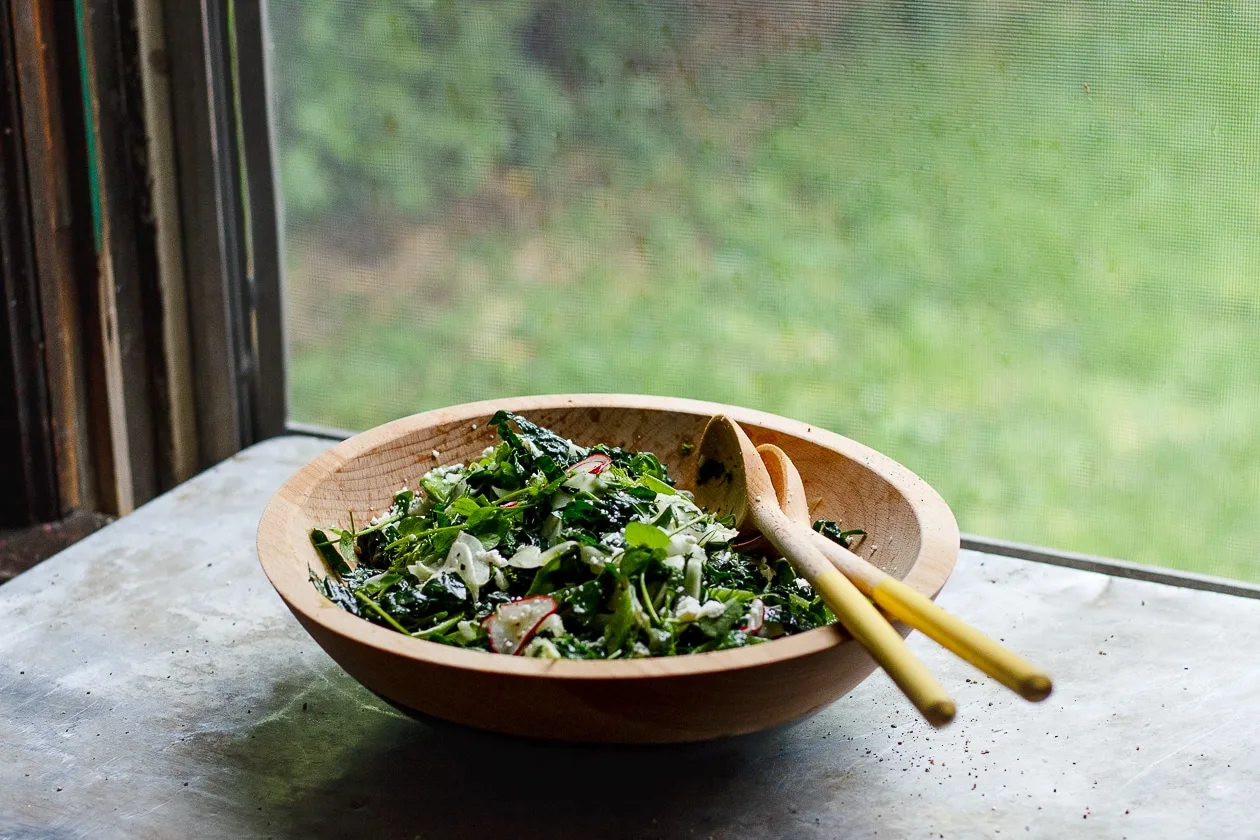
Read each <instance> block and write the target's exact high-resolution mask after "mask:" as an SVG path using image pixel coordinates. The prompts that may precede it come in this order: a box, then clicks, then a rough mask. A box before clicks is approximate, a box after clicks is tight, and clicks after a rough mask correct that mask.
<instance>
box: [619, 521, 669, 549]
mask: <svg viewBox="0 0 1260 840" xmlns="http://www.w3.org/2000/svg"><path fill="white" fill-rule="evenodd" d="M626 545H628V546H633V547H635V548H646V549H666V548H669V535H668V534H666V533H665V532H664V531H662V530H661V529H660V528H657V527H656V526H655V525H647V524H644V523H642V522H627V523H626Z"/></svg>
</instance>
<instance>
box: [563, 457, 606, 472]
mask: <svg viewBox="0 0 1260 840" xmlns="http://www.w3.org/2000/svg"><path fill="white" fill-rule="evenodd" d="M611 466H612V458H609V457H608V456H607V455H605V454H604V453H602V452H592V453H591V454H590V455H587V456H586V457H585V458H583V459H582V460H581V461H578V462H577V463H576V464H574V465H573V466H571V467H569V472H571V473H573V474H574V475H577V474H579V473H589V474H590V475H599V474H600V473H602V472H603V471H604V470H606V469H608V468H609V467H611Z"/></svg>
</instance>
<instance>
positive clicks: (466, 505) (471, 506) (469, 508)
mask: <svg viewBox="0 0 1260 840" xmlns="http://www.w3.org/2000/svg"><path fill="white" fill-rule="evenodd" d="M481 509H482V507H481V505H479V504H477V503H476V502H475V501H473V500H472V499H470V498H469V497H468V496H460V497H459V498H458V499H456V500H455V501H453V502H451V504H450V507H449V508H447V510H449V511H450V512H451V513H458V514H459V515H460V516H472V515H473V514H475V513H476V512H477V511H479V510H481Z"/></svg>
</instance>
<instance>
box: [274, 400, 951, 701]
mask: <svg viewBox="0 0 1260 840" xmlns="http://www.w3.org/2000/svg"><path fill="white" fill-rule="evenodd" d="M501 408H503V409H507V410H509V411H513V412H515V413H518V414H524V415H528V414H529V412H531V411H537V410H548V409H565V408H572V409H575V410H577V409H584V408H601V409H603V408H614V409H615V408H626V409H636V410H644V409H648V410H657V411H667V412H675V413H684V414H694V415H699V416H711V415H714V414H726V415H727V416H729V417H731V418H732V419H734V420H735V421H736V422H738V423H740V424H749V425H753V426H760V427H762V428H765V429H768V430H773V431H775V432H778V433H781V434H785V435H789V436H794V437H798V438H802V439H805V440H808V441H810V442H812V443H815V444H818V445H820V446H823V447H825V448H827V449H831V450H833V451H835V452H838V453H839V454H841V455H843V456H845V457H847V458H849V459H850V460H853V461H857V462H859V463H860V464H862V465H863V466H864V467H866V468H867V469H869V470H871V471H872V472H874V473H876V474H878V475H879V476H881V477H882V478H883V479H884V480H885V481H887V482H888V483H889V484H891V485H892V486H893V487H895V488H896V490H897V491H898V492H899V493H900V494H901V495H902V496H903V497H904V498H905V499H906V501H907V503H908V504H909V505H910V507H911V509H912V511H913V513H914V515H915V517H916V518H917V520H918V522H919V527H920V533H921V540H920V547H919V553H918V556H916V557H915V559H914V562H913V564H912V565H911V567H910V571H909V572H908V573H907V575H906V577H905V578H904V580H905V583H906V584H907V585H909V586H911V587H912V588H914V589H915V590H917V591H919V592H921V593H923V594H924V595H926V596H928V597H930V598H934V597H935V596H936V594H937V593H938V592H939V591H940V589H941V587H942V586H943V585H944V584H945V581H946V580H947V579H948V577H949V575H950V573H951V572H952V571H953V567H954V564H955V562H956V560H957V556H958V550H959V532H958V525H957V522H956V521H955V519H954V515H953V513H952V511H951V510H950V509H949V506H948V505H947V504H946V503H945V501H944V499H942V498H941V496H940V495H939V494H938V493H937V492H936V491H935V490H934V489H932V487H931V486H930V485H929V484H928V483H927V482H926V481H924V480H923V479H921V478H919V477H918V476H917V475H915V474H914V473H913V472H911V471H910V470H909V469H907V468H906V467H904V466H902V465H901V464H899V463H897V462H896V461H894V460H893V459H891V458H889V457H888V456H886V455H884V454H882V453H880V452H877V451H876V450H874V449H872V448H870V447H869V446H865V445H864V444H861V443H858V442H857V441H854V440H851V439H849V438H846V437H844V436H842V435H838V434H836V433H834V432H829V431H826V430H825V429H821V428H818V427H816V426H813V425H810V424H807V423H802V422H800V421H797V420H791V419H788V418H786V417H781V416H779V415H776V414H769V413H767V412H763V411H756V410H754V409H748V408H740V407H737V406H731V405H725V404H721V403H714V402H705V401H702V400H692V399H685V398H681V397H659V396H647V395H636V394H553V395H544V396H526V397H508V398H501V399H494V400H482V401H478V402H471V403H463V404H461V405H455V406H450V407H447V408H439V409H434V410H432V411H425V412H421V413H419V414H413V415H411V416H408V417H403V418H400V419H398V420H394V421H391V422H389V423H385V424H382V425H380V426H376V427H374V428H371V429H368V430H367V431H365V432H362V433H360V434H358V435H355V436H354V437H351V438H349V439H347V440H344V441H342V442H341V443H338V444H336V445H335V446H333V447H332V448H331V449H329V450H327V451H326V452H324V453H323V454H321V455H319V456H318V457H316V458H315V459H314V460H312V461H311V462H310V463H308V464H307V465H306V466H304V467H302V468H301V469H300V470H298V472H296V473H295V474H294V475H293V476H292V477H290V478H289V480H288V481H286V482H285V483H284V484H283V485H282V486H281V487H280V489H279V490H278V491H277V492H276V494H275V495H274V496H273V497H272V498H271V500H270V501H269V502H268V504H267V507H266V509H265V510H264V512H263V515H262V518H261V520H260V521H259V525H258V535H257V546H258V557H259V561H260V563H261V564H262V568H263V571H264V572H265V573H266V575H267V578H268V580H270V581H271V584H272V586H274V587H275V589H276V592H277V593H278V594H279V595H280V597H281V598H282V599H283V600H284V602H285V603H286V604H287V605H288V607H289V609H290V610H292V611H293V612H294V613H297V614H298V615H299V616H300V617H302V618H304V619H305V620H307V621H309V622H313V623H314V624H317V625H319V626H320V627H322V628H323V629H325V630H326V631H328V632H330V633H333V634H335V635H337V636H340V637H343V638H345V639H347V640H349V641H351V642H353V643H355V644H360V645H366V646H368V647H371V648H374V649H376V650H377V651H380V652H383V653H387V654H390V655H393V656H396V657H398V658H400V659H403V660H411V661H416V662H421V663H427V664H429V665H438V666H444V667H449V668H456V669H461V670H468V671H478V672H482V673H489V674H502V675H517V676H526V677H537V678H544V679H562V680H634V679H644V678H648V679H654V678H655V679H659V678H668V677H677V676H691V675H700V674H711V673H716V672H723V671H738V670H744V669H749V668H758V667H761V666H764V665H767V664H770V663H775V662H782V661H785V660H790V659H795V658H798V657H805V656H809V655H810V654H814V653H818V652H820V651H823V650H827V649H829V648H833V647H836V646H838V645H844V644H856V642H854V641H853V640H852V639H851V638H849V637H848V636H847V635H846V634H845V633H844V632H843V631H841V630H839V629H838V628H837V627H836V626H834V625H833V626H831V627H823V628H818V629H816V630H810V631H808V632H805V633H801V634H798V635H794V636H787V637H784V638H781V639H776V640H775V641H773V642H770V643H768V644H761V645H753V646H750V647H743V648H734V649H731V650H723V651H713V652H710V653H697V654H686V655H680V656H670V657H657V658H646V659H629V660H612V661H606V660H564V659H561V660H545V659H529V658H525V657H520V656H502V655H499V654H493V653H487V652H484V651H475V650H465V649H463V648H456V647H451V646H449V645H444V644H441V643H438V642H429V641H425V640H423V639H414V638H411V637H408V636H404V635H402V634H401V633H398V632H397V631H395V630H390V629H387V628H384V627H380V626H378V625H376V624H373V623H371V622H369V621H366V620H365V619H362V618H359V617H357V616H355V615H352V614H351V613H349V612H346V611H345V610H343V609H341V608H340V607H337V606H336V605H334V604H332V603H330V602H329V601H327V600H326V599H325V598H324V597H323V596H322V595H320V594H319V593H318V592H317V591H316V590H315V587H314V586H312V585H311V583H310V580H309V578H308V568H310V566H311V565H312V564H318V565H316V566H315V568H316V569H317V570H322V569H323V568H324V567H323V563H322V560H320V559H319V558H318V555H317V554H316V552H315V550H314V548H313V547H312V545H311V543H310V540H309V539H303V540H301V541H300V543H299V542H297V541H296V540H286V539H285V534H297V533H303V534H305V533H308V532H309V529H310V528H311V527H315V525H316V524H317V523H314V522H311V521H310V520H309V518H307V516H306V515H305V514H304V513H303V510H302V508H303V506H304V505H305V503H306V501H307V500H308V499H309V498H310V496H311V494H312V491H313V489H314V488H316V487H318V486H319V485H320V484H321V483H323V481H325V480H326V479H328V478H329V477H330V476H332V475H333V474H334V473H335V472H336V471H337V470H338V469H339V468H340V467H341V466H343V465H344V464H346V463H347V462H349V461H352V460H354V459H355V458H357V457H360V456H362V455H365V454H367V453H369V452H371V451H372V450H374V449H376V448H377V447H380V446H382V445H385V444H388V443H389V442H390V441H392V440H394V439H396V438H399V437H402V436H403V435H406V434H409V433H411V432H414V431H417V430H421V429H425V428H429V427H433V426H438V425H446V424H449V423H453V422H454V423H458V422H468V423H472V422H474V421H480V420H483V419H484V418H486V417H488V416H489V415H491V414H492V413H493V412H495V411H497V410H498V409H501ZM579 442H582V441H579ZM583 443H592V444H593V443H595V441H589V442H583ZM324 524H328V523H324ZM295 525H296V526H297V527H296V528H295ZM269 546H272V547H276V546H279V547H282V548H281V549H280V550H275V549H274V548H270V547H269Z"/></svg>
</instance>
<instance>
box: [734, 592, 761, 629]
mask: <svg viewBox="0 0 1260 840" xmlns="http://www.w3.org/2000/svg"><path fill="white" fill-rule="evenodd" d="M765 622H766V603H765V601H762V600H761V599H760V598H753V599H752V600H751V601H749V602H748V623H747V624H745V625H744V626H743V627H741V628H739V629H741V630H743V631H745V632H747V633H756V632H757V631H759V630H760V629H761V626H762V625H763V624H765Z"/></svg>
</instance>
